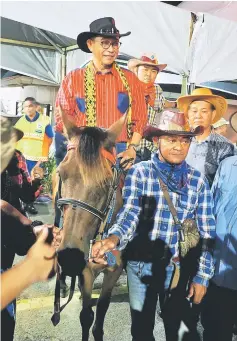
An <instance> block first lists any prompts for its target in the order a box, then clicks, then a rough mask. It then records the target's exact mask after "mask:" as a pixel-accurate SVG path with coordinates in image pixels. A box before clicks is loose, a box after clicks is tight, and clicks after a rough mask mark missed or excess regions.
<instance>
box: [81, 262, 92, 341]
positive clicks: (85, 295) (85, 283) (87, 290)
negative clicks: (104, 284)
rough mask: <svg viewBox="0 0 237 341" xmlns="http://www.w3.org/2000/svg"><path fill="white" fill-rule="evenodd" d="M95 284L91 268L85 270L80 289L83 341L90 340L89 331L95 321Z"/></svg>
mask: <svg viewBox="0 0 237 341" xmlns="http://www.w3.org/2000/svg"><path fill="white" fill-rule="evenodd" d="M93 283H94V275H93V273H92V271H91V269H89V268H85V269H84V271H83V273H82V275H81V276H80V289H81V296H82V310H81V313H80V322H81V327H82V341H88V340H89V331H90V327H91V326H92V323H93V321H94V312H93V310H92V308H91V293H92V288H93Z"/></svg>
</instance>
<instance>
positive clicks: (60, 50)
mask: <svg viewBox="0 0 237 341" xmlns="http://www.w3.org/2000/svg"><path fill="white" fill-rule="evenodd" d="M35 29H36V31H38V32H39V33H40V34H41V35H42V36H43V37H44V38H45V39H47V40H48V42H49V43H50V44H51V45H53V46H54V47H55V49H56V50H58V52H59V53H61V54H63V53H64V52H63V50H62V49H61V48H60V47H59V46H58V45H57V44H55V42H54V41H53V40H52V39H50V38H49V37H48V36H47V34H46V33H44V32H43V31H41V29H39V28H38V27H35Z"/></svg>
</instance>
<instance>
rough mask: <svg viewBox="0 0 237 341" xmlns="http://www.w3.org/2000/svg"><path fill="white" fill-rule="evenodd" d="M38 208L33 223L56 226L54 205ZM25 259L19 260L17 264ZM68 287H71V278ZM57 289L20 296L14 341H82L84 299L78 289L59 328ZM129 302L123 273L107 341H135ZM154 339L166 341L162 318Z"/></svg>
mask: <svg viewBox="0 0 237 341" xmlns="http://www.w3.org/2000/svg"><path fill="white" fill-rule="evenodd" d="M36 207H37V209H38V211H39V214H38V215H37V216H31V219H32V220H41V221H43V222H44V223H49V224H51V223H53V219H54V217H53V208H52V205H51V204H48V205H44V204H39V205H36ZM21 258H22V257H16V259H15V263H17V262H18V261H19V260H20V259H21ZM102 279H103V275H100V276H99V277H98V278H97V280H96V282H95V285H94V290H93V298H94V299H95V300H96V298H98V296H99V292H100V288H101V282H102ZM67 283H68V284H70V279H69V278H68V279H67ZM54 289H55V279H52V280H50V281H48V282H45V283H36V284H34V285H32V286H31V287H30V288H28V289H26V290H25V291H24V292H23V293H22V294H21V295H20V297H19V298H18V299H17V323H16V329H15V337H14V341H79V340H81V327H80V322H79V313H80V311H81V299H80V292H79V290H78V288H77V287H76V291H75V294H74V297H73V299H72V301H71V302H70V303H69V304H68V306H67V307H66V308H65V309H64V311H63V312H62V313H61V321H60V323H59V324H58V326H56V327H54V326H53V325H52V322H51V320H50V319H51V316H52V314H53V303H54ZM66 300H67V299H66V298H65V299H61V305H62V304H63V303H65V302H66ZM128 302H129V300H128V292H127V285H126V274H125V273H123V274H122V276H121V277H120V279H119V281H118V283H117V284H116V286H115V288H114V291H113V296H112V300H111V304H110V307H109V309H108V312H107V315H106V318H105V325H104V341H131V336H130V326H131V320H130V311H129V303H128ZM93 309H95V308H93ZM200 331H201V327H200ZM154 336H155V338H156V340H157V341H165V334H164V328H163V322H162V320H161V318H160V317H159V316H158V314H157V316H156V324H155V330H154ZM2 341H4V340H2ZM89 341H94V338H93V337H92V335H90V339H89ZM144 341H146V340H144ZM223 341H224V340H223ZM233 341H237V337H235V338H233Z"/></svg>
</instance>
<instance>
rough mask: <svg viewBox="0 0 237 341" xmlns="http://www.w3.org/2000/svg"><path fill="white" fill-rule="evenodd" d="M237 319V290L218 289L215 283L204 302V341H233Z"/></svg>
mask: <svg viewBox="0 0 237 341" xmlns="http://www.w3.org/2000/svg"><path fill="white" fill-rule="evenodd" d="M236 317H237V290H231V289H227V288H223V287H218V286H217V285H216V284H214V283H213V282H211V283H210V286H209V288H208V290H207V295H206V297H205V299H204V302H203V309H202V314H201V321H202V325H203V328H204V333H203V341H232V331H233V326H234V323H235V322H236Z"/></svg>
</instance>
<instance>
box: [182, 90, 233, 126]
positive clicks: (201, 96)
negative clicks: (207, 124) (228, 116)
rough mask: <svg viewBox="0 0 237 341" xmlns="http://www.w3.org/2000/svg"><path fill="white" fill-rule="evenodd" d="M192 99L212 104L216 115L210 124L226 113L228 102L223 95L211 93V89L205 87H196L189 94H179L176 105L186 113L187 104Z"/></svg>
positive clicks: (192, 100)
mask: <svg viewBox="0 0 237 341" xmlns="http://www.w3.org/2000/svg"><path fill="white" fill-rule="evenodd" d="M194 101H206V102H209V103H211V104H213V105H214V107H215V109H216V115H215V117H214V118H213V121H212V124H214V123H216V122H217V121H219V119H220V118H221V117H223V116H224V114H225V113H226V110H227V107H228V104H227V101H226V99H225V98H224V97H221V96H217V95H213V93H212V91H211V90H210V89H207V88H198V89H195V90H193V92H192V94H191V95H188V96H181V97H179V98H178V100H177V107H178V108H179V109H180V110H181V111H183V112H184V113H185V115H186V114H187V113H188V107H189V105H190V104H191V103H192V102H194Z"/></svg>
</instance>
